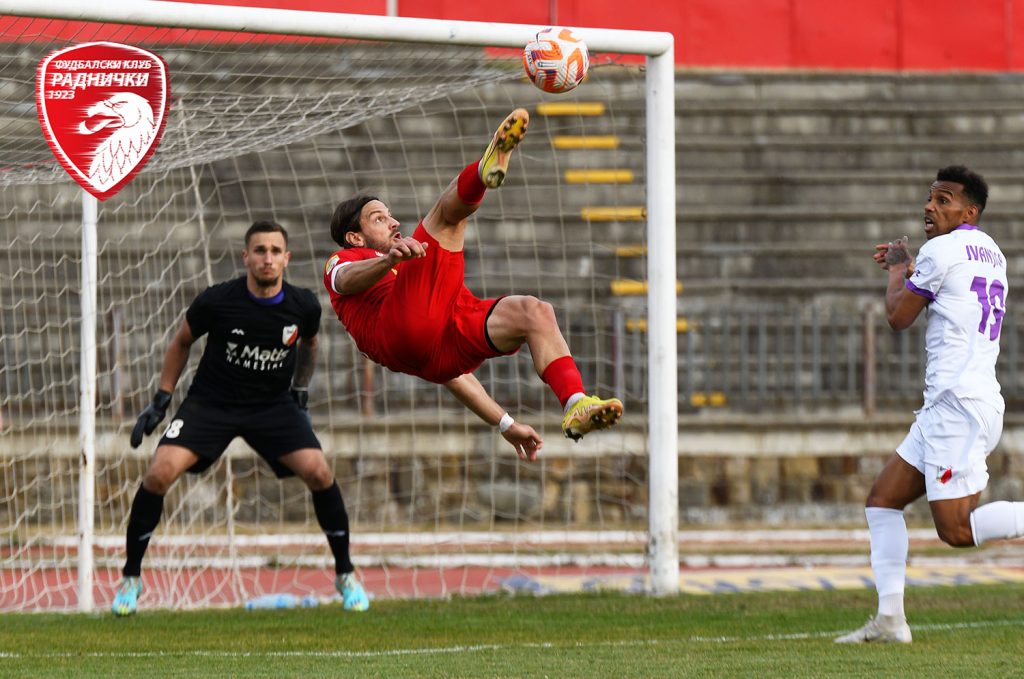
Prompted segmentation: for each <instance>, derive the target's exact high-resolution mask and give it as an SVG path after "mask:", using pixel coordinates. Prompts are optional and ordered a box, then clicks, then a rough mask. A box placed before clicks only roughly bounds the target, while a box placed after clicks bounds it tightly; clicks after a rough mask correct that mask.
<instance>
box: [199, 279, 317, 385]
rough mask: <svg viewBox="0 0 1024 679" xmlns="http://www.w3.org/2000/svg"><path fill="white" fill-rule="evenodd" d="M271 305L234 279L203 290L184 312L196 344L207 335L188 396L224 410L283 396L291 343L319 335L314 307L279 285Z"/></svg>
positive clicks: (301, 292) (308, 295)
mask: <svg viewBox="0 0 1024 679" xmlns="http://www.w3.org/2000/svg"><path fill="white" fill-rule="evenodd" d="M282 293H283V296H282V298H281V299H280V301H277V302H276V303H273V304H264V303H261V302H263V301H265V300H260V301H257V299H256V298H254V297H253V296H252V295H251V294H250V293H249V289H248V287H247V286H246V279H245V278H244V277H243V278H236V279H234V280H231V281H227V282H226V283H220V284H219V285H214V286H212V287H209V288H207V289H206V290H204V291H203V292H202V293H200V294H199V296H198V297H196V298H195V300H193V302H192V305H191V306H190V307H189V308H188V311H186V312H185V318H186V320H188V324H189V327H190V328H191V329H192V334H193V336H195V337H196V338H199V337H201V336H202V335H207V334H208V335H209V337H208V338H207V340H206V349H204V350H203V357H202V358H201V359H200V361H199V368H198V369H197V370H196V375H195V379H193V380H192V386H190V387H189V390H188V395H189V396H195V397H197V398H202V399H205V400H216V401H223V402H225V403H227V404H252V403H259V402H266V401H273V400H275V399H278V398H281V397H283V396H284V395H286V394H287V391H288V388H289V386H290V385H291V381H292V373H293V372H294V370H295V343H296V341H297V340H298V338H299V337H302V338H307V339H308V338H311V337H314V336H315V335H316V334H317V332H319V331H320V302H319V301H318V300H317V298H316V295H314V294H313V293H312V292H311V291H310V290H306V289H305V288H297V287H295V286H294V285H290V284H288V283H284V287H283V288H282Z"/></svg>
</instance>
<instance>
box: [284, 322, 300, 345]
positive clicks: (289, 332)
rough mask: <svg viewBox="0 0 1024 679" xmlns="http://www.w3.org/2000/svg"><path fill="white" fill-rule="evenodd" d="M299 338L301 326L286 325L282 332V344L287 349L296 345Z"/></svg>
mask: <svg viewBox="0 0 1024 679" xmlns="http://www.w3.org/2000/svg"><path fill="white" fill-rule="evenodd" d="M298 337H299V326H297V325H286V326H285V327H284V330H282V331H281V343H282V344H284V345H285V346H286V347H290V346H291V345H292V344H294V343H295V340H296V339H298Z"/></svg>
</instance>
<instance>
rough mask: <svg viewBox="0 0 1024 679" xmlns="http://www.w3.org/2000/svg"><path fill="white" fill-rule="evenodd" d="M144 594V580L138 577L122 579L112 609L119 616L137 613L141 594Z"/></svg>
mask: <svg viewBox="0 0 1024 679" xmlns="http://www.w3.org/2000/svg"><path fill="white" fill-rule="evenodd" d="M140 594H142V580H140V579H139V578H138V577H127V578H124V579H123V580H121V586H120V587H118V588H117V594H115V595H114V603H112V604H111V605H110V611H111V612H112V613H113V614H114V615H116V616H117V617H119V618H123V617H126V616H129V615H134V614H135V609H136V608H138V602H139V595H140Z"/></svg>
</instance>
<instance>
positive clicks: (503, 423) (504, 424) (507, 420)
mask: <svg viewBox="0 0 1024 679" xmlns="http://www.w3.org/2000/svg"><path fill="white" fill-rule="evenodd" d="M515 423H516V421H515V420H513V419H512V416H511V415H509V414H508V413H505V414H504V415H502V416H501V420H500V421H499V422H498V431H500V432H501V433H502V434H504V433H505V432H507V431H508V430H509V427H511V426H512V425H513V424H515Z"/></svg>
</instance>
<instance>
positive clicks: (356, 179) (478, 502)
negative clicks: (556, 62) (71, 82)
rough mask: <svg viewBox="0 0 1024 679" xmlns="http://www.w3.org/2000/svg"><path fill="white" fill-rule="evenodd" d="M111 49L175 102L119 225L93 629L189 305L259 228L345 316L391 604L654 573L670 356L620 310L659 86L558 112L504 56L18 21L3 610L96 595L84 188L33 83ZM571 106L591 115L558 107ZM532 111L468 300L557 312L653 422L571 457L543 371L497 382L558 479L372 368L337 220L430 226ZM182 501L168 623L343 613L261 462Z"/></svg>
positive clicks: (346, 437)
mask: <svg viewBox="0 0 1024 679" xmlns="http://www.w3.org/2000/svg"><path fill="white" fill-rule="evenodd" d="M98 39H104V40H112V41H117V42H124V43H127V44H131V45H135V46H138V47H142V48H144V49H148V50H151V51H153V52H155V53H157V54H159V55H160V56H161V57H163V58H164V60H165V61H166V62H167V65H168V73H169V76H170V80H171V95H172V105H171V110H170V113H169V117H168V123H167V127H166V130H165V133H164V137H163V140H162V142H161V144H160V147H159V149H158V151H157V152H156V154H154V156H153V158H152V159H151V161H150V163H149V164H148V166H147V167H146V169H145V171H143V172H142V173H141V174H139V175H138V176H137V177H136V178H135V179H134V180H133V181H132V182H131V183H130V184H128V185H127V186H126V187H125V188H124V189H123V190H122V191H121V192H120V193H119V194H117V195H116V196H115V197H113V198H111V199H110V200H108V201H107V202H105V203H102V204H101V205H100V213H99V229H98V231H99V287H98V309H99V337H98V349H99V351H98V353H99V381H98V385H97V390H98V394H99V398H98V401H99V402H98V403H97V417H98V422H97V463H96V525H95V531H96V548H97V551H96V557H97V558H96V566H97V570H96V579H97V583H96V589H95V598H96V601H97V605H100V606H105V605H107V603H109V601H110V599H111V597H112V592H113V588H114V587H115V586H116V584H117V581H118V580H119V577H120V573H119V569H120V566H121V564H122V562H123V558H124V554H123V542H124V529H125V526H126V522H127V516H128V509H129V507H130V504H131V500H132V497H133V495H134V493H135V490H136V489H137V487H138V485H139V482H140V480H141V477H142V473H143V471H144V469H145V466H146V463H147V461H148V458H149V456H150V455H151V453H152V450H153V446H154V445H155V440H156V436H153V437H150V438H148V439H147V440H146V442H145V443H144V444H143V446H142V447H141V448H140V449H139V450H132V449H131V448H130V447H129V445H128V432H129V431H130V429H131V426H132V424H133V423H134V419H135V417H136V416H137V414H138V412H139V411H140V410H141V408H142V407H144V405H145V404H146V403H147V402H148V400H149V398H150V396H151V395H152V393H153V392H154V390H155V388H156V381H157V377H158V373H159V368H160V363H161V360H162V357H163V353H164V350H165V348H166V346H167V342H168V340H169V339H170V337H171V335H172V334H173V332H174V331H175V330H176V329H177V327H178V325H179V324H180V322H181V318H182V316H183V314H184V311H185V309H186V308H187V306H188V304H189V303H190V302H191V300H192V299H193V298H194V296H195V295H196V294H198V293H199V292H200V291H201V290H202V289H203V288H204V287H206V286H207V285H208V284H209V283H211V282H214V281H221V280H225V279H227V278H229V277H232V276H236V275H240V274H241V273H242V271H243V270H242V264H241V258H240V252H241V236H242V234H243V233H244V231H245V229H246V228H247V227H248V226H249V224H251V223H252V222H253V221H254V220H257V219H274V220H276V221H278V222H280V223H282V224H284V225H285V226H286V227H287V228H288V230H289V233H290V246H291V250H292V252H293V259H292V261H291V264H290V266H289V269H288V277H289V280H290V281H291V282H292V283H294V284H298V285H302V286H303V287H308V288H311V289H313V290H314V291H316V292H317V294H318V295H319V296H320V298H321V300H322V302H323V308H324V320H323V325H322V328H321V353H320V357H319V361H318V366H317V373H316V375H315V376H314V379H313V383H312V385H311V405H312V411H313V416H314V426H315V428H316V430H317V433H318V435H319V436H320V438H321V441H322V443H323V444H324V448H325V452H326V454H327V456H328V461H329V462H330V463H331V465H332V466H333V468H334V470H335V472H336V474H337V477H338V480H339V484H340V486H341V489H342V494H343V496H344V498H345V502H346V506H347V508H348V513H349V516H350V519H351V522H352V534H353V538H352V544H353V557H354V561H355V563H356V564H357V566H359V567H360V569H361V573H362V575H363V579H364V582H365V583H366V585H367V588H368V589H369V590H370V591H372V592H374V593H375V594H376V595H377V596H436V595H445V594H452V593H473V592H479V591H485V590H490V589H493V588H494V587H496V586H497V585H498V584H499V583H500V582H501V581H502V580H503V579H505V578H508V577H510V576H512V575H515V574H535V573H538V572H552V571H555V572H563V573H578V572H582V573H586V572H594V571H595V570H600V569H608V568H616V569H617V568H638V567H640V566H641V565H642V561H643V557H642V550H643V540H644V538H643V535H642V534H641V533H638V532H636V531H642V530H643V528H644V525H645V520H646V509H645V492H646V491H645V485H646V459H645V454H646V453H645V451H646V447H645V441H644V431H645V427H644V411H645V404H644V393H645V385H644V382H643V380H644V379H645V377H644V371H643V370H642V360H641V358H640V357H643V356H645V355H646V350H645V348H644V339H643V333H642V332H639V331H636V332H630V331H629V330H628V328H635V327H636V324H633V325H630V323H629V322H630V321H632V320H633V319H635V318H637V317H639V316H641V315H642V312H643V308H642V299H641V298H631V297H628V296H615V295H613V294H612V292H611V290H612V282H613V281H614V280H615V279H618V278H623V277H632V278H638V277H640V276H641V275H642V270H643V269H642V266H643V259H642V252H643V249H642V245H643V244H642V238H643V232H644V225H643V221H642V215H640V214H638V210H639V208H638V207H637V206H641V205H643V183H642V180H643V177H642V174H643V170H642V168H643V151H642V142H643V119H644V111H643V94H642V91H643V86H642V79H643V76H642V74H640V73H639V72H638V71H637V70H635V69H631V68H627V67H620V66H613V65H610V62H611V61H612V59H610V58H609V57H608V56H607V55H595V58H594V63H596V64H598V66H597V67H595V68H593V69H592V71H591V73H592V75H591V78H590V79H589V80H588V82H586V83H585V84H584V85H583V86H582V87H581V88H580V89H579V90H577V91H576V92H575V93H573V94H572V95H569V96H561V97H558V98H557V99H555V98H552V97H547V96H546V95H543V94H542V93H540V92H539V91H537V90H535V89H533V88H532V87H530V86H528V85H526V84H524V83H523V82H522V78H521V74H520V69H519V66H518V63H517V61H516V60H515V59H514V58H508V57H505V56H503V55H502V54H501V53H500V52H494V53H491V52H490V51H483V50H479V49H465V48H451V47H430V46H422V45H420V46H409V45H398V44H374V45H371V44H364V43H353V42H343V41H330V40H309V39H289V38H287V37H282V36H261V35H238V34H227V33H213V32H209V31H189V30H185V29H174V30H170V29H154V28H142V27H132V26H110V25H101V24H88V23H69V22H63V21H50V20H31V19H23V18H12V17H2V18H0V168H2V169H0V216H2V218H0V243H3V246H4V247H3V250H2V252H0V355H2V364H0V417H2V423H0V609H5V610H10V609H44V608H54V609H61V608H74V606H75V605H76V600H77V592H76V589H77V574H76V573H77V571H76V569H77V555H76V548H77V525H76V512H77V509H76V508H77V502H78V480H77V477H78V466H79V454H80V445H79V441H78V415H79V413H78V409H79V406H78V403H79V386H80V385H79V380H78V364H79V359H80V356H79V354H80V349H79V336H78V335H79V327H80V316H81V313H80V310H79V297H80V291H81V285H80V281H79V268H80V265H81V257H80V254H79V253H80V249H81V246H80V240H81V227H80V221H81V208H80V204H81V190H80V189H79V188H78V186H77V185H76V184H74V183H73V182H72V181H71V180H70V178H69V177H68V176H67V174H66V173H65V172H64V170H63V169H62V168H61V167H60V166H59V165H58V164H57V162H56V161H55V160H54V158H53V156H52V154H51V153H50V151H49V149H48V148H47V147H46V145H45V142H44V141H43V138H42V135H41V133H40V130H39V124H38V121H37V119H36V113H35V101H34V79H35V68H36V66H37V64H38V62H39V60H40V59H42V58H43V57H44V56H46V55H47V54H48V53H50V52H52V51H53V50H56V49H60V48H63V47H66V46H69V45H72V44H76V43H81V42H88V41H93V40H98ZM601 63H605V64H609V65H606V66H604V67H601V66H600V64H601ZM551 103H557V104H573V105H575V104H580V105H583V104H586V105H587V106H589V107H590V108H587V106H581V107H579V108H576V109H571V108H570V109H569V110H566V111H562V112H561V113H559V112H558V111H557V110H550V109H549V110H548V111H547V112H546V113H545V110H544V106H539V105H540V104H544V105H550V104H551ZM516 106H526V107H528V108H529V109H530V110H531V113H532V114H533V119H532V121H531V127H530V135H529V137H528V139H527V141H526V142H525V144H524V145H523V146H522V147H521V150H520V151H519V152H517V155H516V156H515V157H514V160H513V166H512V173H511V176H510V178H509V181H508V182H507V183H506V185H505V186H504V187H503V188H502V189H501V190H500V191H492V192H490V193H489V195H488V196H487V198H486V199H485V203H484V206H483V208H482V209H481V210H480V211H479V212H478V213H477V215H476V217H475V218H474V220H473V222H472V224H471V226H470V231H469V235H468V239H469V240H468V243H467V285H468V286H469V287H470V288H471V289H472V290H473V291H474V292H476V293H477V294H479V295H481V296H497V295H502V294H509V293H518V294H534V295H537V296H539V297H541V298H542V299H545V300H546V301H549V302H551V303H552V304H554V306H555V308H556V311H557V313H558V317H559V321H560V325H561V327H562V329H563V332H564V334H565V336H566V339H567V340H568V342H569V345H570V347H571V348H572V350H573V353H574V355H575V357H576V360H577V363H578V365H579V366H580V368H581V371H582V373H583V376H584V381H585V384H586V385H587V387H588V389H589V390H591V391H593V392H597V393H601V394H611V393H612V392H615V393H617V395H619V396H620V397H622V398H623V400H624V401H625V402H626V407H627V410H628V413H629V414H628V417H627V419H626V421H625V422H624V424H623V426H621V427H620V428H618V429H616V430H615V431H613V432H609V433H608V434H606V435H600V436H594V437H588V439H587V440H585V441H584V442H582V443H580V444H575V445H574V444H571V443H570V442H568V441H566V440H564V439H562V438H560V431H559V423H560V419H561V413H560V408H559V406H558V403H557V402H556V400H555V399H554V397H553V396H552V395H551V393H550V392H549V391H548V389H547V388H546V387H545V386H544V385H543V384H542V383H541V382H540V380H539V379H538V378H537V376H536V375H535V374H534V372H533V367H532V363H531V361H530V360H529V355H528V352H526V351H523V352H521V354H520V355H518V356H516V357H515V358H509V359H500V360H495V361H490V362H488V363H487V364H485V366H484V367H482V368H481V369H480V370H479V371H478V373H477V374H478V376H479V377H480V379H481V381H482V382H483V383H484V384H485V385H486V386H487V387H488V389H489V390H490V391H491V393H492V394H493V395H494V396H495V398H496V399H497V400H498V401H499V402H501V403H502V404H503V405H504V406H505V407H507V408H508V410H509V412H511V413H512V414H513V415H514V416H516V417H517V418H518V419H522V420H525V421H528V422H530V423H531V424H533V425H534V426H535V427H536V428H537V429H538V431H540V432H541V433H542V434H543V435H544V436H545V439H546V444H545V450H544V452H543V453H542V458H541V460H540V461H538V462H537V463H535V464H532V465H524V464H519V463H517V461H516V459H515V456H514V453H513V452H512V450H511V448H510V447H509V446H508V445H507V444H505V443H504V442H503V441H502V440H501V439H500V438H499V437H497V436H496V435H495V433H494V432H493V430H490V429H489V428H487V427H486V426H484V425H483V423H481V422H479V421H478V420H476V418H475V417H474V416H472V415H471V414H469V413H468V412H466V411H464V410H463V409H462V408H461V406H459V405H458V404H457V403H456V402H455V401H454V399H452V398H451V397H450V396H449V395H448V394H447V392H446V391H445V390H444V389H442V388H440V387H437V386H435V385H431V384H428V383H426V382H423V381H420V380H417V379H415V378H411V377H408V376H405V375H401V374H396V373H390V372H388V371H385V370H383V369H381V368H379V367H375V366H372V365H368V364H367V363H366V362H365V361H364V359H362V358H361V356H360V354H359V353H358V351H357V350H356V349H355V347H354V345H353V343H352V342H351V340H350V339H349V338H348V337H347V335H346V334H345V332H344V329H343V327H342V326H341V325H340V324H339V323H338V322H337V321H336V320H335V318H334V315H333V313H332V311H331V309H330V306H329V304H328V303H327V298H326V292H325V291H324V290H323V289H322V285H321V283H320V271H321V270H322V266H323V262H324V261H325V259H326V257H327V256H328V255H329V254H330V252H332V251H333V249H334V245H333V243H332V242H331V241H330V236H329V229H328V223H329V218H330V214H331V211H332V209H333V207H334V205H335V204H336V203H337V202H338V201H339V200H340V199H343V198H345V197H347V196H348V195H350V194H352V193H353V192H355V191H357V190H369V191H374V192H377V193H379V194H380V195H381V196H382V197H384V198H385V200H387V201H388V203H389V205H390V206H391V208H392V211H393V212H394V214H395V215H396V216H397V217H399V219H401V220H402V221H403V222H404V223H405V225H406V228H407V229H408V230H410V231H411V227H412V225H413V224H414V223H415V221H416V220H417V219H418V218H419V217H420V216H422V215H423V214H425V213H426V211H427V210H428V209H429V208H430V206H431V205H432V204H433V201H434V200H435V198H436V196H437V195H438V194H439V192H440V190H441V189H442V188H443V187H444V186H445V185H446V184H447V183H448V182H449V181H450V179H451V178H452V177H453V176H455V174H457V173H458V171H459V170H461V168H462V167H463V166H464V165H465V164H467V163H469V162H472V161H473V160H475V159H476V158H477V157H479V155H480V153H481V152H482V150H483V148H484V147H485V146H486V144H487V141H488V140H489V137H490V135H491V133H492V131H493V129H494V127H495V126H496V124H497V123H498V122H499V121H500V120H501V119H502V118H503V117H504V115H505V114H506V113H507V112H508V111H509V110H511V109H512V108H514V107H516ZM567 171H573V172H576V173H577V174H576V175H572V176H567ZM597 171H601V172H604V173H605V174H600V172H597ZM609 171H614V172H615V173H617V174H609V173H608V172H609ZM627 177H628V178H629V179H628V180H627V179H624V178H627ZM595 208H601V209H603V210H605V212H600V211H598V212H594V211H593V210H594V209H595ZM588 210H590V211H591V212H587V211H588ZM623 246H630V248H631V249H628V250H623V249H620V248H621V247H623ZM637 246H639V247H637ZM637 255H639V256H637ZM201 350H202V343H200V344H199V345H197V347H196V350H194V351H193V355H192V365H193V366H194V365H195V363H196V361H197V359H198V356H199V354H200V352H201ZM189 381H190V373H187V374H186V375H185V376H183V378H182V380H181V381H180V382H179V387H178V390H177V392H176V394H175V399H174V401H173V403H172V410H171V412H173V409H174V408H176V407H177V405H178V403H180V400H181V398H182V396H183V395H184V392H185V389H186V387H187V384H188V383H189ZM164 507H165V509H164V514H163V518H162V521H161V523H160V526H159V528H158V529H157V534H156V536H155V537H154V539H153V541H152V543H151V545H150V549H149V551H148V553H147V556H146V560H145V561H144V562H143V569H144V571H143V573H144V581H145V583H146V594H145V595H144V598H143V600H142V605H143V606H174V607H192V606H203V605H219V604H236V603H238V602H240V601H243V600H245V599H247V598H249V597H252V596H256V595H260V594H264V593H268V592H292V593H296V594H314V595H318V596H328V595H330V594H331V592H332V588H331V569H330V567H329V566H330V565H331V561H330V558H329V553H328V550H327V547H326V543H325V540H324V537H323V535H322V534H321V533H320V532H319V528H318V526H317V522H316V518H315V516H314V514H313V510H312V505H311V503H310V502H309V493H308V491H307V489H306V488H305V487H304V486H303V485H302V484H301V482H299V481H296V480H286V481H284V482H281V481H278V480H276V479H274V477H273V476H272V474H271V473H270V472H269V469H268V468H267V467H266V465H265V464H264V463H262V462H261V461H259V460H258V459H257V457H256V456H255V454H254V453H252V452H251V451H250V450H249V449H248V448H247V447H246V446H245V445H244V444H243V443H242V442H241V441H240V440H238V441H236V442H235V443H234V444H232V446H231V447H230V448H229V454H228V455H226V456H225V457H224V458H222V460H221V461H220V462H219V463H218V464H217V465H215V466H214V468H213V469H211V470H209V471H208V472H206V473H204V474H202V475H199V476H192V475H188V476H186V477H183V478H182V479H181V480H180V481H179V482H178V483H177V484H176V485H175V486H174V487H173V488H172V490H171V491H170V493H169V495H168V497H167V500H166V502H165V505H164ZM595 545H596V546H597V547H596V548H595Z"/></svg>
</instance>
